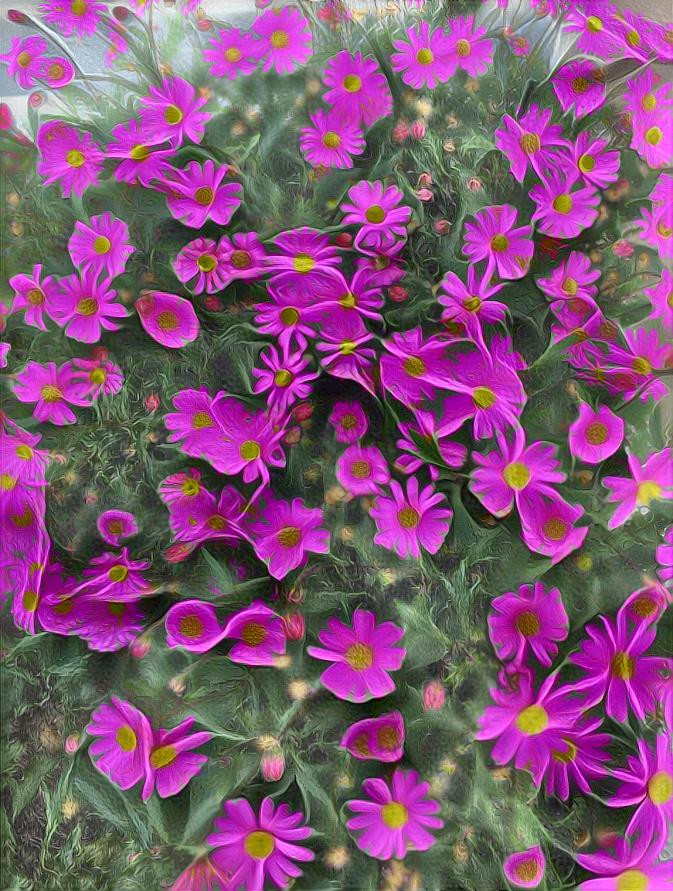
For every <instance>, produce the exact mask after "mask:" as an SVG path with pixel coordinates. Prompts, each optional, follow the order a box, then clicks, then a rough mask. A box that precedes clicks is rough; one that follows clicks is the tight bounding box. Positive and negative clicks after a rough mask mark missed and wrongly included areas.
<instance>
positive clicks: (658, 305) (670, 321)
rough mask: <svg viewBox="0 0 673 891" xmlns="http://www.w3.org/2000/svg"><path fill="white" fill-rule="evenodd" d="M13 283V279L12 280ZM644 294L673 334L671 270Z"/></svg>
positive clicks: (662, 272)
mask: <svg viewBox="0 0 673 891" xmlns="http://www.w3.org/2000/svg"><path fill="white" fill-rule="evenodd" d="M11 283H12V279H10V284H11ZM14 287H15V286H14ZM643 294H645V295H646V296H647V297H648V298H649V300H650V303H651V304H652V312H651V313H650V315H649V316H648V318H650V319H659V320H660V321H661V324H662V326H663V327H664V328H665V329H666V330H667V331H668V332H670V333H671V334H673V274H672V273H671V272H670V270H668V269H662V270H661V278H660V280H659V282H658V284H656V285H655V286H654V287H652V288H644V289H643ZM13 308H14V309H16V308H17V307H16V302H14V306H13ZM26 315H28V313H26Z"/></svg>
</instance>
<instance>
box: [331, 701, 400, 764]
mask: <svg viewBox="0 0 673 891" xmlns="http://www.w3.org/2000/svg"><path fill="white" fill-rule="evenodd" d="M339 746H340V747H341V748H342V749H346V751H347V752H350V754H351V755H352V756H353V757H354V758H357V759H358V761H382V762H390V761H399V760H400V758H401V757H402V755H403V754H404V718H403V717H402V715H401V714H400V712H397V711H395V712H388V713H387V714H385V715H379V716H378V717H377V718H364V719H363V720H362V721H356V722H355V724H351V726H350V727H349V728H348V730H347V731H346V732H345V733H344V735H343V736H342V737H341V742H340V743H339Z"/></svg>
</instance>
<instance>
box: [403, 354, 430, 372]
mask: <svg viewBox="0 0 673 891" xmlns="http://www.w3.org/2000/svg"><path fill="white" fill-rule="evenodd" d="M403 367H404V370H405V371H406V373H407V374H408V375H409V377H420V376H421V375H422V374H425V362H424V361H423V360H422V359H419V358H418V356H409V358H408V359H405V360H404V366H403Z"/></svg>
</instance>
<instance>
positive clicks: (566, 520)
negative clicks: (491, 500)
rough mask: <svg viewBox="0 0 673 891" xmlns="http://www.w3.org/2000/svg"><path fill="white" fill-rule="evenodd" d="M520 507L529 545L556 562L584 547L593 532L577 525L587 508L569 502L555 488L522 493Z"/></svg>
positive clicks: (525, 535)
mask: <svg viewBox="0 0 673 891" xmlns="http://www.w3.org/2000/svg"><path fill="white" fill-rule="evenodd" d="M518 506H519V518H520V520H521V537H522V538H523V540H524V542H525V543H526V546H527V547H528V548H530V550H531V551H534V552H535V553H536V554H543V555H544V556H545V557H549V558H550V559H551V562H552V565H553V564H556V563H558V562H559V561H560V560H563V558H564V557H567V556H568V554H570V553H572V552H573V551H575V550H577V548H579V547H581V545H582V543H583V542H584V539H585V538H586V537H587V535H588V534H589V527H588V526H575V523H576V522H577V521H578V520H579V518H580V517H581V516H583V514H584V510H583V508H581V507H580V506H579V505H577V504H569V503H568V502H567V501H565V499H563V498H561V496H560V495H558V494H557V493H555V492H554V491H553V490H552V491H547V492H543V491H542V490H541V489H535V488H534V489H532V490H531V492H522V493H521V497H520V499H519V501H518Z"/></svg>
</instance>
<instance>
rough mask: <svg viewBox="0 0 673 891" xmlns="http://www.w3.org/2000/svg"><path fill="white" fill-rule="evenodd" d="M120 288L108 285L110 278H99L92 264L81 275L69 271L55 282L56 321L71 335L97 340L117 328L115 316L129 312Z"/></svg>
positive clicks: (120, 316) (87, 340)
mask: <svg viewBox="0 0 673 891" xmlns="http://www.w3.org/2000/svg"><path fill="white" fill-rule="evenodd" d="M116 296H117V292H116V291H113V290H112V289H111V288H110V287H109V279H106V280H103V281H99V280H98V275H97V273H96V272H95V271H94V269H93V267H91V266H87V268H86V269H85V270H83V271H82V272H81V273H80V274H79V275H68V276H66V278H62V279H60V280H59V281H58V283H57V285H56V291H55V295H54V299H55V305H54V307H53V309H52V311H51V315H52V318H53V319H54V321H55V322H56V324H57V325H60V326H61V328H64V329H65V333H66V335H67V336H68V337H72V338H73V340H79V341H81V342H82V343H96V341H98V340H100V337H101V334H102V332H103V331H118V330H119V325H118V324H117V323H116V322H114V321H112V319H123V318H126V316H127V315H128V313H127V311H126V309H125V308H124V306H123V305H122V304H121V303H117V302H116V300H115V297H116Z"/></svg>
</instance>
